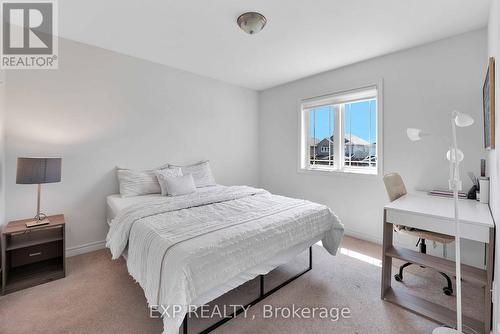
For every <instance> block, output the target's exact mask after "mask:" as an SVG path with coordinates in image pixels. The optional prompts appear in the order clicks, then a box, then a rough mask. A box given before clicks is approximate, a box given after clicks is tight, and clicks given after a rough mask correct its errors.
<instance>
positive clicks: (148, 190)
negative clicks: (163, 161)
mask: <svg viewBox="0 0 500 334" xmlns="http://www.w3.org/2000/svg"><path fill="white" fill-rule="evenodd" d="M160 168H164V169H166V167H165V166H163V167H160ZM116 175H117V176H118V184H119V186H120V195H121V196H122V197H130V196H139V195H147V194H159V193H161V188H160V183H158V178H157V177H156V174H155V171H154V170H134V169H127V168H119V167H117V170H116Z"/></svg>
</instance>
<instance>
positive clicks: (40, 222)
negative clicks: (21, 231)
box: [26, 218, 50, 228]
mask: <svg viewBox="0 0 500 334" xmlns="http://www.w3.org/2000/svg"><path fill="white" fill-rule="evenodd" d="M49 223H50V220H49V218H44V219H35V220H32V221H29V222H27V223H26V227H27V228H30V227H38V226H43V225H48V224H49Z"/></svg>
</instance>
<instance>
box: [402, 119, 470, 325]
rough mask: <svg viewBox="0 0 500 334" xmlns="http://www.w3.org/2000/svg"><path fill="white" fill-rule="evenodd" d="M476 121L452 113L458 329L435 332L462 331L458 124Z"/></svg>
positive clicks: (411, 131) (412, 135)
mask: <svg viewBox="0 0 500 334" xmlns="http://www.w3.org/2000/svg"><path fill="white" fill-rule="evenodd" d="M473 123H474V119H473V118H472V117H471V116H469V115H467V114H464V113H461V112H458V111H456V110H455V111H453V112H452V113H451V132H452V142H451V144H450V149H449V150H448V152H447V153H446V159H448V161H449V162H450V178H449V180H448V187H449V189H450V190H452V191H453V203H454V218H455V275H456V283H455V284H456V288H455V291H456V296H457V329H456V330H455V329H452V328H447V327H438V328H436V329H434V330H433V331H432V333H433V334H456V333H462V281H461V279H462V278H461V269H460V220H459V217H458V192H459V191H460V190H462V181H461V180H460V173H459V165H460V162H461V161H462V160H463V159H464V154H463V152H462V151H460V150H459V149H458V145H457V126H458V127H466V126H470V125H472V124H473ZM406 134H407V135H408V138H409V139H410V140H411V141H418V140H421V139H422V137H424V136H429V135H430V134H427V133H424V132H422V130H421V129H416V128H408V129H407V130H406Z"/></svg>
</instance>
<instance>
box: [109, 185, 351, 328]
mask: <svg viewBox="0 0 500 334" xmlns="http://www.w3.org/2000/svg"><path fill="white" fill-rule="evenodd" d="M211 188H212V189H210V190H208V191H203V192H197V193H195V194H190V195H186V196H179V197H172V198H166V197H164V198H163V199H164V200H162V201H159V200H157V199H152V200H151V201H146V202H143V203H139V204H133V205H131V206H128V207H127V208H126V209H124V210H122V211H121V212H119V213H118V215H117V216H116V217H115V218H114V219H113V222H112V224H111V228H110V231H109V233H108V237H107V244H106V245H107V247H109V248H110V249H111V252H112V255H113V258H114V259H116V258H118V257H119V256H120V255H121V254H122V253H123V251H124V250H125V249H126V247H127V246H128V259H127V266H128V270H129V272H130V274H131V275H132V276H133V277H134V279H136V280H137V282H138V283H139V284H140V285H141V287H142V288H143V289H144V292H145V295H146V299H147V301H148V303H149V304H150V305H160V304H161V305H164V306H167V305H180V306H183V307H184V309H183V311H184V312H182V313H178V314H177V316H176V317H164V319H163V323H164V333H167V334H169V333H177V332H178V328H179V326H180V325H181V323H182V320H183V318H184V315H185V311H186V310H187V307H188V305H201V304H203V303H206V302H208V301H210V300H212V299H214V298H216V297H218V296H220V295H222V294H223V293H225V292H227V291H229V290H231V289H232V288H234V287H236V286H237V285H239V284H242V283H244V282H245V281H248V280H250V279H252V278H254V277H255V276H257V275H259V274H265V273H267V272H269V271H270V270H272V269H274V268H275V267H276V266H278V265H280V264H283V263H286V262H287V261H289V260H290V259H291V258H292V257H293V256H295V255H297V254H299V253H300V252H302V251H303V250H304V249H306V248H307V247H309V246H310V245H311V244H313V243H314V242H316V241H318V240H320V239H321V240H322V241H323V245H324V247H325V248H326V249H327V250H328V251H329V252H330V253H331V254H335V253H336V251H337V248H338V246H339V244H340V241H341V238H342V235H343V227H342V225H341V224H340V222H339V221H338V219H337V217H336V216H335V215H334V214H333V213H332V212H331V211H330V210H329V209H328V208H327V207H325V206H323V205H319V204H315V203H312V202H309V201H304V200H298V199H291V198H287V197H282V196H276V195H272V194H270V193H268V192H267V191H264V190H261V189H255V188H250V187H244V186H242V187H222V186H219V187H211Z"/></svg>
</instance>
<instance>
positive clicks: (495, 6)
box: [487, 0, 500, 333]
mask: <svg viewBox="0 0 500 334" xmlns="http://www.w3.org/2000/svg"><path fill="white" fill-rule="evenodd" d="M488 55H489V56H492V57H495V59H496V66H495V72H496V73H495V83H496V84H495V88H496V89H495V96H496V118H495V127H496V136H495V147H496V149H495V150H491V151H489V152H488V164H487V165H488V172H489V173H488V174H489V176H490V208H491V212H492V214H493V218H494V219H495V223H496V224H498V223H500V154H499V153H498V150H500V113H499V112H498V110H500V80H498V78H500V71H499V67H500V0H493V1H492V3H491V10H490V20H489V24H488ZM499 230H500V229H499V228H498V227H497V229H496V237H495V239H496V245H495V247H496V257H495V274H494V275H495V281H496V282H495V286H496V291H495V294H494V296H493V300H494V304H493V307H494V309H493V333H499V332H500V331H499V330H500V291H499V290H498V284H499V282H500V255H499V254H500V234H499Z"/></svg>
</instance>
